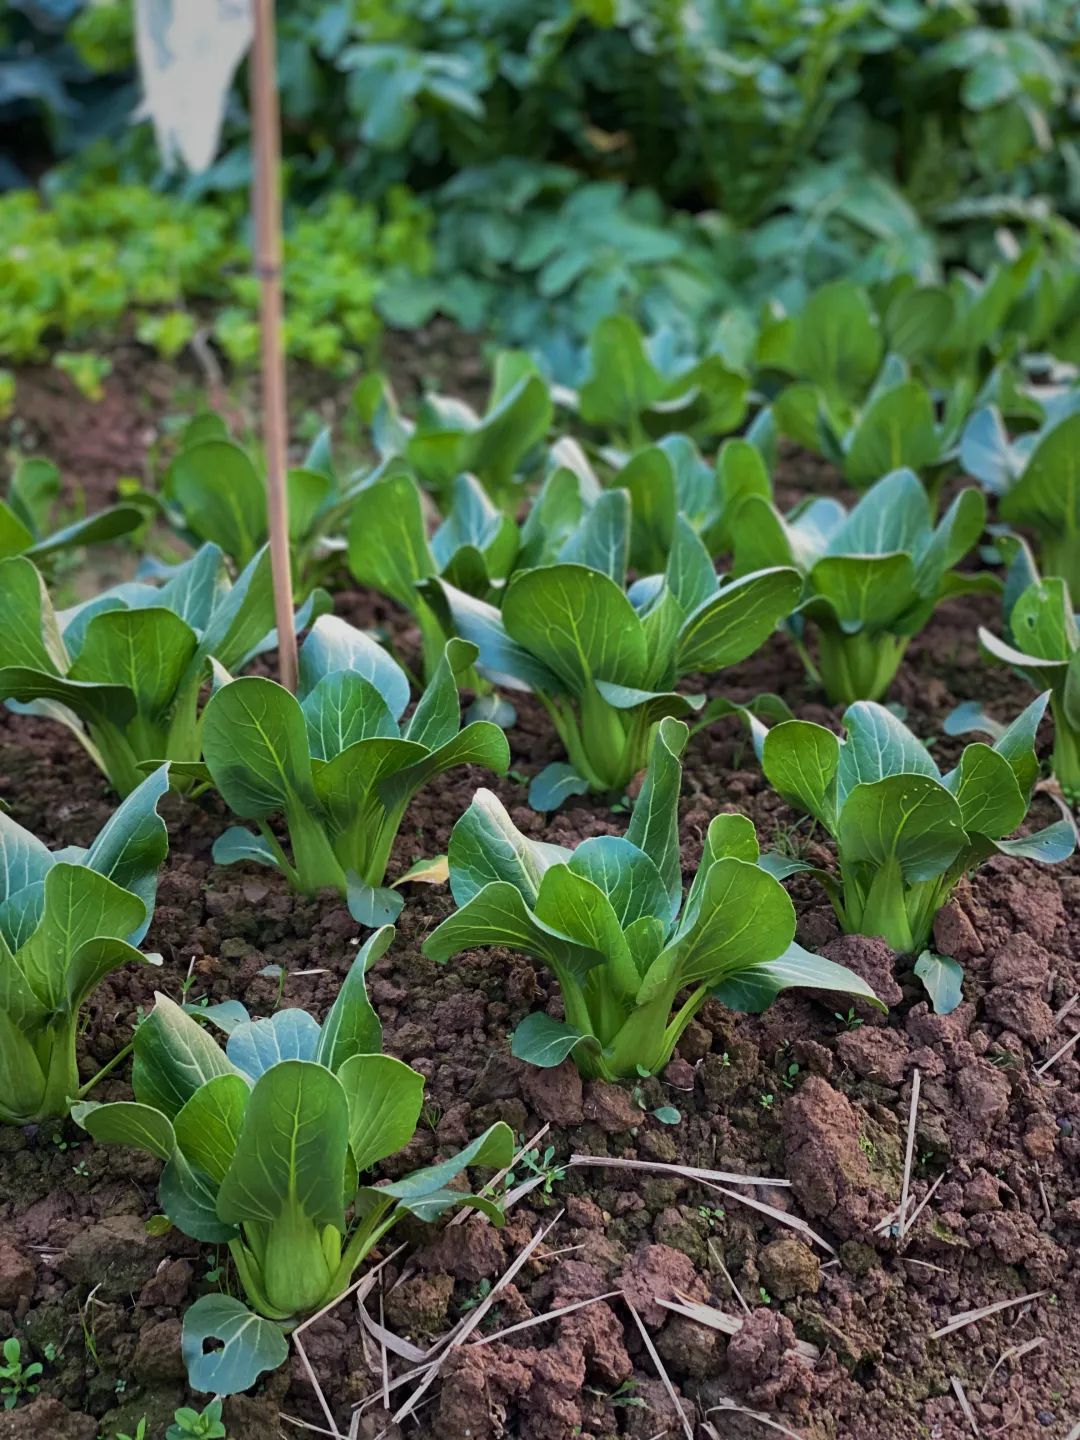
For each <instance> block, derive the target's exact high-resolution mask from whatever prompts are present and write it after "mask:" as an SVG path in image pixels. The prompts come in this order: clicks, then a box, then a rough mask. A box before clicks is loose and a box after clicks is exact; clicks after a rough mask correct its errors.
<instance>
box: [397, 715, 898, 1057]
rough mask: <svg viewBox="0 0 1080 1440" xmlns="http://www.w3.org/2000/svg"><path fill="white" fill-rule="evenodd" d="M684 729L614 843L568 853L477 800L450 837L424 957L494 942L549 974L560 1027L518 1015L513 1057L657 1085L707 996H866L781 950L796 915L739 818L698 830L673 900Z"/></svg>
mask: <svg viewBox="0 0 1080 1440" xmlns="http://www.w3.org/2000/svg"><path fill="white" fill-rule="evenodd" d="M688 733H689V732H688V730H687V727H686V725H685V724H683V723H682V722H681V721H678V720H673V719H671V718H665V719H664V720H662V721H661V722H660V724H659V726H657V728H656V731H655V734H654V738H653V742H652V747H651V752H650V760H649V768H648V771H647V774H646V778H645V783H644V785H643V786H642V789H641V792H640V794H639V796H638V798H637V801H636V802H635V804H634V808H633V812H632V814H631V817H630V824H629V826H628V828H627V831H626V835H625V837H622V838H620V837H617V836H606V835H605V836H600V837H598V838H596V839H592V840H586V841H584V842H583V843H582V844H581V845H578V846H577V847H576V849H574V850H568V849H566V848H564V847H563V846H561V845H551V844H542V843H539V842H537V841H533V840H530V839H528V838H527V837H526V836H524V835H522V834H521V833H520V832H519V831H518V830H516V829H515V828H514V825H513V823H512V821H511V819H510V817H509V815H508V814H507V813H506V811H505V810H504V809H503V807H502V806H501V805H500V804H499V801H498V800H497V799H496V798H495V796H494V795H492V794H491V793H490V792H489V791H487V790H479V791H477V793H476V796H475V797H474V799H473V803H472V805H471V806H470V807H469V809H468V810H467V811H466V812H465V814H464V815H463V816H462V818H461V819H460V820H459V821H458V823H457V824H456V825H455V826H454V830H453V834H452V835H451V838H450V850H449V861H450V888H451V891H452V892H453V896H454V900H455V901H456V903H457V905H458V907H459V908H458V910H457V911H456V912H455V913H454V914H453V915H451V916H450V918H449V919H447V920H444V921H443V923H442V924H441V925H440V926H439V927H438V928H437V929H436V930H435V931H434V932H433V933H432V934H431V935H430V936H429V937H428V939H427V940H426V941H425V943H424V953H425V954H426V955H430V956H431V957H432V959H434V960H448V959H449V958H450V957H451V956H453V955H456V954H458V953H459V952H460V951H462V950H468V949H472V948H474V947H478V946H487V945H505V946H508V947H510V948H511V949H514V950H519V951H522V952H523V953H525V954H527V955H530V956H532V957H533V958H534V959H537V960H540V961H541V962H542V963H543V964H545V965H546V966H547V967H548V968H549V969H550V970H551V971H552V973H553V974H554V976H555V977H556V979H557V980H558V983H559V990H560V993H561V995H562V1001H563V1008H564V1012H565V1017H566V1018H565V1019H564V1020H556V1019H553V1018H552V1017H551V1016H549V1015H546V1014H542V1013H539V1012H536V1013H534V1014H532V1015H529V1016H527V1017H526V1019H525V1020H523V1021H522V1023H521V1024H520V1025H519V1026H518V1028H517V1030H516V1031H515V1032H514V1036H513V1041H512V1049H513V1053H514V1054H515V1055H516V1056H518V1057H519V1058H520V1059H523V1060H528V1061H530V1062H531V1063H532V1064H534V1065H541V1066H550V1065H558V1064H559V1063H560V1061H562V1060H564V1059H565V1058H566V1056H567V1055H571V1054H572V1055H573V1057H574V1060H575V1062H576V1064H577V1066H578V1069H579V1070H580V1071H581V1073H582V1074H583V1075H585V1076H587V1077H594V1076H601V1077H603V1078H604V1079H608V1080H611V1079H619V1078H622V1077H629V1076H633V1075H635V1074H639V1073H641V1072H642V1071H648V1072H649V1073H656V1072H657V1071H659V1070H661V1069H663V1067H664V1066H665V1065H666V1064H667V1062H668V1061H669V1060H670V1058H671V1055H672V1052H673V1050H674V1048H675V1046H676V1045H677V1044H678V1041H679V1037H680V1036H681V1035H682V1033H683V1031H684V1030H685V1029H686V1027H687V1025H689V1023H690V1021H691V1020H692V1019H693V1018H694V1016H695V1015H696V1014H697V1012H698V1010H700V1008H701V1006H702V1005H703V1004H704V1003H705V1001H706V1000H707V999H708V998H710V997H712V998H714V999H718V1000H720V1001H722V1002H723V1003H724V1004H726V1005H729V1006H731V1007H732V1008H733V1009H738V1010H752V1011H757V1010H764V1009H765V1008H766V1006H768V1005H769V1004H770V1002H771V1001H772V1000H773V999H774V998H775V997H776V995H777V994H779V992H780V991H781V990H785V989H787V988H789V987H791V986H802V987H808V988H812V989H819V990H831V991H842V992H845V993H848V994H851V995H858V996H860V997H862V998H864V999H869V1000H876V996H875V995H874V992H873V990H871V988H870V987H869V986H868V985H867V984H866V983H865V981H863V980H861V979H860V978H859V977H858V976H857V975H854V974H852V972H851V971H850V970H847V969H845V968H844V967H843V966H841V965H836V964H833V963H832V962H831V961H829V960H824V959H822V958H821V957H819V956H817V955H812V954H811V953H810V952H809V951H806V950H804V949H802V947H801V946H799V945H797V944H796V943H795V940H794V936H795V911H794V907H793V906H792V903H791V900H790V898H789V897H788V895H787V893H786V892H785V890H784V889H783V887H782V886H781V884H780V883H779V881H778V880H776V879H774V877H773V876H772V875H770V874H768V873H767V872H766V871H765V870H764V869H762V868H761V867H760V866H759V865H758V863H757V861H758V844H757V837H756V836H755V834H754V827H753V825H752V824H751V823H750V821H749V820H747V819H746V817H745V816H743V815H718V816H716V818H715V819H714V820H713V821H712V822H711V824H710V825H709V829H708V833H707V835H706V839H705V849H704V853H703V855H702V859H701V864H700V865H699V867H698V871H697V874H696V875H695V877H694V880H693V883H692V884H691V886H690V890H689V893H688V895H687V896H686V900H685V903H684V901H683V894H682V876H681V872H680V866H679V834H678V802H679V784H680V779H681V774H682V767H681V763H680V756H681V754H682V750H683V747H684V746H685V744H686V738H687V735H688ZM680 994H685V998H684V999H683V1001H682V1003H681V1004H678V1008H676V1005H677V1001H678V997H679V995H680ZM673 1012H674V1013H673Z"/></svg>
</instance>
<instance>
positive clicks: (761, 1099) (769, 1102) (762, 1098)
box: [758, 1093, 776, 1110]
mask: <svg viewBox="0 0 1080 1440" xmlns="http://www.w3.org/2000/svg"><path fill="white" fill-rule="evenodd" d="M775 1099H776V1096H775V1095H769V1094H768V1093H766V1094H764V1095H759V1096H758V1104H759V1105H760V1106H761V1108H762V1109H763V1110H771V1109H772V1107H773V1101H774V1100H775Z"/></svg>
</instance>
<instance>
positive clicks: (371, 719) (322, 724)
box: [300, 670, 457, 760]
mask: <svg viewBox="0 0 1080 1440" xmlns="http://www.w3.org/2000/svg"><path fill="white" fill-rule="evenodd" d="M454 693H455V696H456V694H457V692H456V691H455V692H454ZM300 708H301V710H302V711H303V712H304V720H305V722H306V724H307V737H308V745H309V747H310V750H311V754H312V755H313V756H314V757H315V758H316V759H318V760H333V759H334V757H335V756H337V755H340V754H341V752H342V751H343V750H347V749H348V748H349V746H350V745H355V744H356V742H357V741H358V740H370V739H376V738H382V739H388V738H389V739H394V740H396V739H397V738H398V736H399V734H400V731H399V729H398V723H397V721H396V720H395V719H394V717H393V715H391V713H390V711H389V709H388V708H387V704H386V701H385V700H384V699H383V697H382V696H381V695H380V694H379V692H378V690H376V688H375V686H374V685H372V683H371V681H370V680H365V679H364V677H363V676H362V675H357V674H356V673H355V672H354V671H352V670H337V671H335V672H334V673H333V674H332V675H324V676H323V677H322V679H321V680H320V681H319V682H318V684H317V685H316V686H315V688H314V689H313V690H310V691H309V692H308V693H307V695H305V696H304V698H303V700H302V701H301V704H300Z"/></svg>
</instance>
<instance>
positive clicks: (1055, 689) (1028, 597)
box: [946, 547, 1080, 805]
mask: <svg viewBox="0 0 1080 1440" xmlns="http://www.w3.org/2000/svg"><path fill="white" fill-rule="evenodd" d="M1017 561H1018V562H1019V564H1020V565H1023V566H1024V568H1025V574H1024V579H1025V580H1026V581H1027V582H1028V583H1026V584H1023V585H1022V588H1020V589H1019V593H1018V594H1015V595H1014V593H1013V591H1014V588H1015V586H1014V584H1013V583H1010V584H1007V585H1006V589H1005V628H1006V632H1007V635H1008V639H1007V640H1001V639H999V638H998V637H997V636H996V635H995V634H993V632H992V631H990V630H987V629H985V628H984V627H982V626H980V628H979V641H980V643H981V645H982V647H983V649H984V650H985V651H986V652H987V653H988V654H989V655H991V656H992V657H993V658H994V659H995V660H998V661H1000V662H1001V663H1002V664H1004V665H1011V666H1012V667H1013V669H1014V670H1019V672H1020V674H1021V675H1024V676H1026V678H1027V679H1028V680H1030V681H1031V683H1032V685H1034V686H1035V688H1036V689H1038V688H1039V687H1040V686H1042V685H1049V686H1050V709H1051V711H1052V712H1053V716H1054V751H1053V756H1052V759H1051V766H1052V768H1053V772H1054V774H1055V775H1056V776H1057V779H1058V783H1059V784H1060V785H1061V792H1062V794H1063V795H1064V796H1065V799H1066V800H1068V801H1069V802H1070V803H1071V804H1073V805H1076V804H1080V626H1078V625H1077V619H1076V616H1075V614H1074V613H1073V604H1072V600H1071V599H1070V596H1069V589H1068V586H1067V585H1066V583H1065V581H1064V580H1063V579H1062V578H1061V577H1060V576H1052V577H1051V578H1050V579H1048V580H1042V579H1040V578H1039V575H1038V572H1037V571H1036V570H1035V568H1034V566H1033V565H1032V564H1031V563H1030V560H1029V558H1028V556H1027V554H1026V547H1025V548H1024V549H1022V550H1021V552H1020V555H1019V556H1018V557H1017ZM1016 564H1017V562H1014V568H1013V572H1010V582H1012V581H1014V578H1015V569H1016ZM976 708H977V707H976ZM961 712H963V714H965V715H967V716H968V717H970V716H971V713H972V707H961ZM959 714H960V712H957V711H954V712H953V714H952V716H950V717H949V721H948V722H947V724H946V728H947V729H949V730H950V733H953V734H956V733H962V730H961V728H960V724H958V716H959ZM963 728H965V729H966V728H969V727H967V726H966V725H964V726H963ZM970 728H973V729H980V730H987V731H988V733H990V734H991V735H992V734H993V733H994V728H995V727H994V722H993V721H992V720H990V719H988V717H986V716H985V715H983V714H982V713H981V712H978V713H977V714H976V716H975V720H974V723H973V724H972V725H971V726H970Z"/></svg>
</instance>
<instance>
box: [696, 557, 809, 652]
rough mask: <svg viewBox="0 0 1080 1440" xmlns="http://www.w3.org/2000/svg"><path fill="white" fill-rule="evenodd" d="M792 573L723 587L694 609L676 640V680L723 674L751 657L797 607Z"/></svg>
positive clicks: (761, 575)
mask: <svg viewBox="0 0 1080 1440" xmlns="http://www.w3.org/2000/svg"><path fill="white" fill-rule="evenodd" d="M801 590H802V582H801V580H800V578H799V575H798V573H797V572H796V571H795V570H786V569H776V570H763V571H759V572H757V573H756V574H752V575H744V576H742V577H741V579H738V580H732V581H731V582H730V584H727V585H725V586H723V588H722V589H721V590H719V591H718V593H717V594H716V595H714V596H713V597H712V599H710V600H706V601H705V603H704V604H703V605H701V606H699V607H698V609H697V610H696V611H695V612H694V613H693V614H692V615H691V616H690V617H689V619H688V620H687V622H686V624H685V625H684V626H683V629H682V632H681V634H680V635H679V647H678V653H677V665H678V669H679V673H680V674H687V673H689V672H691V671H694V670H705V671H712V670H721V669H723V668H725V667H726V666H728V665H734V664H737V663H738V661H740V660H745V659H746V657H747V656H748V655H752V654H753V653H754V651H755V650H757V649H758V647H759V646H760V645H762V644H763V643H764V642H765V640H766V639H767V638H768V637H769V636H770V635H771V634H772V632H773V630H775V629H776V626H777V625H778V624H779V622H780V621H781V620H783V619H784V618H785V616H787V615H790V614H791V612H792V611H793V610H794V609H795V607H796V605H797V604H798V603H799V595H800V592H801Z"/></svg>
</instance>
